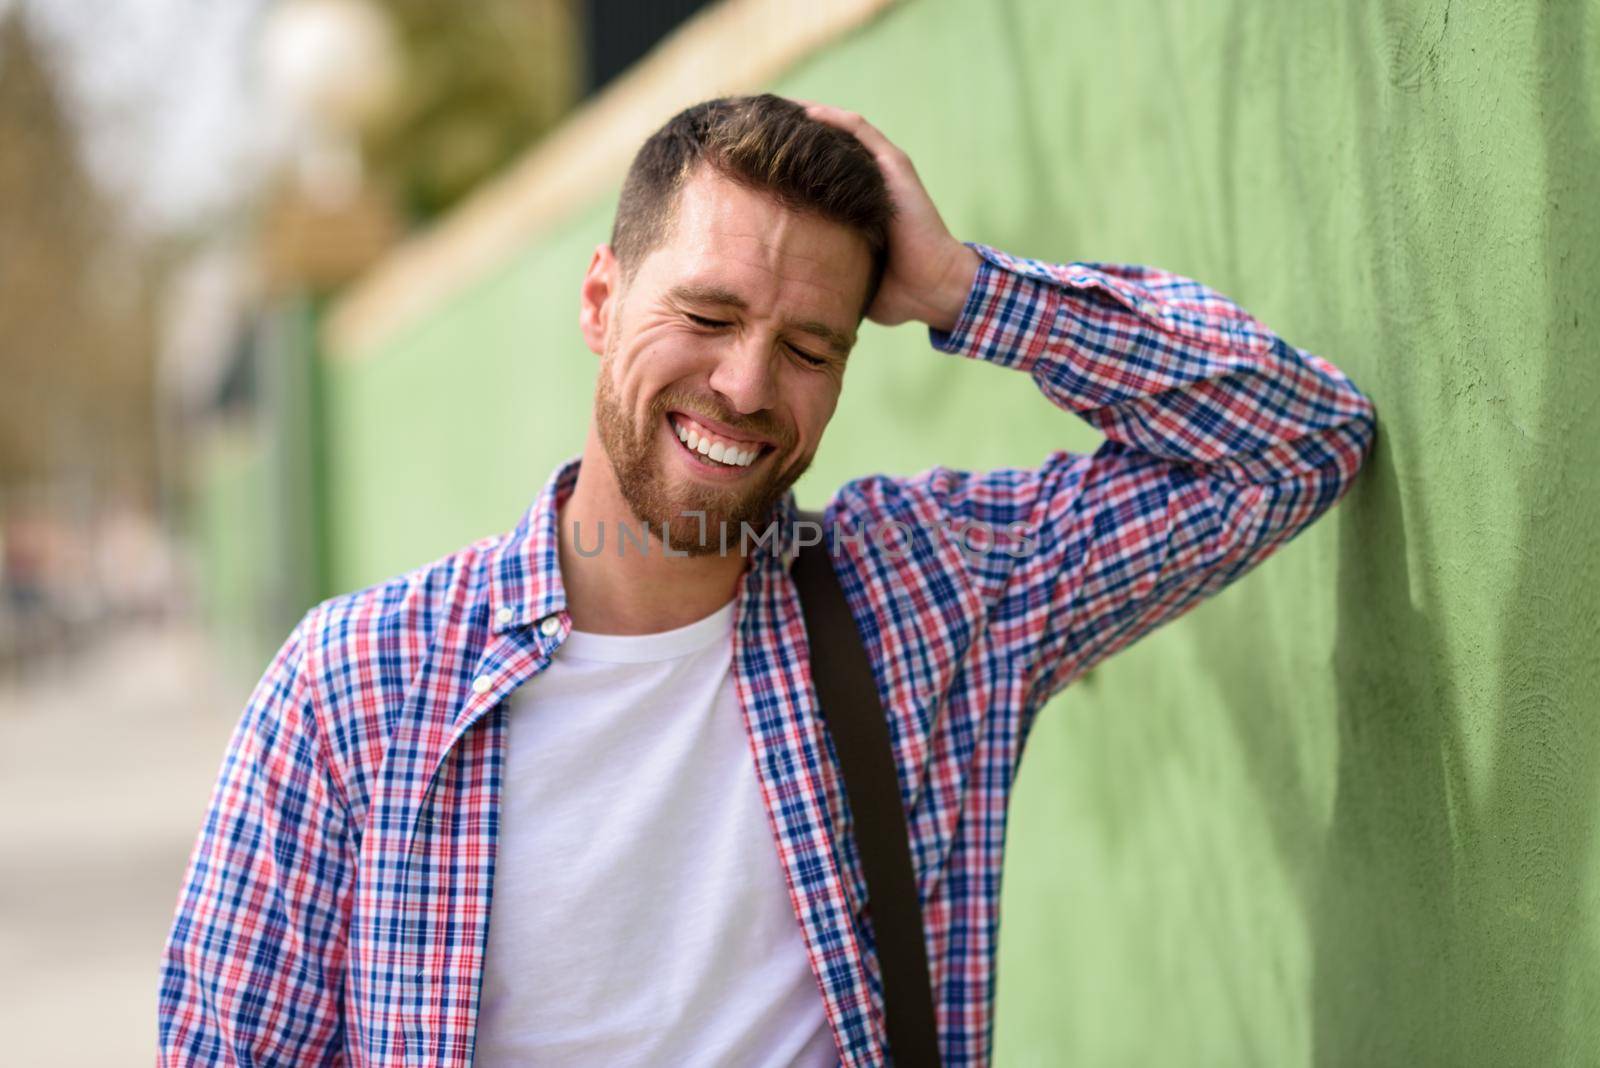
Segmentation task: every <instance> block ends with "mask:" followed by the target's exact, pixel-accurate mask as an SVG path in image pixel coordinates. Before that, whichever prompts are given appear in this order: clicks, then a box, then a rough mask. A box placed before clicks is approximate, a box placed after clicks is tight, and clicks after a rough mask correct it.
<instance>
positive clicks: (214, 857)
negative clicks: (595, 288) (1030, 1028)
mask: <svg viewBox="0 0 1600 1068" xmlns="http://www.w3.org/2000/svg"><path fill="white" fill-rule="evenodd" d="M973 247H974V248H975V249H977V250H978V252H979V253H980V254H981V255H982V257H983V260H984V262H983V263H982V265H981V266H980V268H979V271H978V275H977V279H976V281H975V283H974V285H973V288H972V290H971V293H970V295H969V297H968V299H967V302H966V306H965V309H964V310H963V312H962V314H961V318H960V321H959V322H958V323H957V324H956V325H955V327H954V328H953V329H952V330H951V331H950V332H949V333H944V332H942V331H938V330H933V331H931V332H930V338H931V340H932V342H933V344H934V346H935V347H936V348H939V349H942V350H944V351H946V352H953V353H959V354H962V355H965V356H969V357H972V358H975V359H979V360H984V361H987V362H990V363H996V364H1000V365H1002V366H1004V367H1009V368H1013V369H1015V370H1017V371H1021V372H1025V373H1027V374H1029V375H1031V376H1032V377H1033V379H1034V381H1035V382H1036V383H1037V384H1038V386H1039V388H1040V390H1042V391H1043V393H1044V394H1045V396H1046V397H1048V398H1049V399H1050V400H1051V401H1052V402H1054V403H1055V404H1056V405H1057V406H1058V407H1060V408H1063V409H1066V410H1067V411H1071V412H1074V413H1076V414H1078V415H1079V416H1081V417H1082V418H1084V419H1086V420H1087V421H1088V422H1089V423H1091V424H1092V425H1093V426H1094V427H1096V428H1097V429H1098V430H1099V431H1101V432H1102V433H1103V434H1104V436H1105V439H1106V440H1105V441H1104V443H1103V444H1101V445H1100V447H1099V448H1097V449H1096V450H1095V452H1094V453H1093V454H1090V455H1084V454H1077V453H1070V452H1066V451H1058V452H1055V453H1052V454H1051V455H1050V456H1049V457H1048V458H1046V460H1045V461H1044V463H1043V464H1042V465H1041V466H1039V467H1037V468H1032V469H1002V470H996V471H985V472H971V471H957V470H951V469H948V468H943V467H936V468H933V469H931V470H929V471H927V472H925V473H923V474H920V475H917V476H915V477H911V478H891V477H888V476H873V477H868V478H863V479H860V480H857V481H853V482H850V483H848V484H847V485H845V486H844V487H842V488H841V489H840V490H839V491H838V493H837V494H835V496H834V497H833V498H832V500H831V501H830V502H829V503H828V505H827V508H826V513H825V514H826V520H827V524H828V526H829V527H830V529H831V527H832V526H833V525H834V524H838V525H839V526H841V527H842V528H844V529H846V530H852V531H854V530H861V529H864V528H866V529H870V528H873V527H875V526H880V525H882V524H885V523H888V522H890V521H893V522H898V523H902V524H904V525H905V527H907V528H909V529H910V530H911V531H912V532H913V536H912V537H911V539H910V541H909V542H906V541H904V540H901V539H900V538H893V539H874V538H866V539H862V540H849V539H846V540H841V541H840V542H838V549H837V551H836V555H835V557H834V559H835V566H836V568H837V570H838V571H839V573H840V578H841V581H842V582H843V585H844V587H845V590H846V594H847V596H848V599H849V601H850V605H851V608H852V610H853V612H854V614H855V617H856V619H857V622H858V624H859V626H860V629H861V631H862V635H863V637H864V640H865V642H866V644H867V647H868V651H869V656H870V659H871V662H872V665H873V668H874V671H875V674H876V677H877V683H878V690H879V696H880V697H881V699H882V702H883V707H884V708H885V709H886V710H887V715H888V719H889V729H890V734H891V738H892V743H893V746H894V751H895V757H896V760H897V763H898V769H899V774H900V781H901V798H902V800H903V802H904V804H905V808H906V812H907V819H908V823H909V828H910V834H911V851H912V859H913V864H914V866H915V868H916V873H917V878H918V884H919V889H920V892H921V897H922V907H923V916H924V921H925V925H926V938H927V950H928V959H929V965H930V969H931V977H932V981H933V984H934V990H935V995H936V1002H937V1006H938V1022H939V1033H940V1042H941V1046H942V1050H943V1056H944V1060H945V1062H946V1063H947V1064H950V1065H981V1064H985V1063H987V1061H988V1060H989V1055H990V1046H991V1039H992V1013H993V999H994V962H995V948H996V941H997V936H998V932H999V919H1000V917H999V886H1000V867H1001V855H1002V850H1003V845H1004V840H1005V829H1006V804H1007V800H1008V798H1009V797H1010V795H1011V789H1012V785H1013V783H1014V781H1015V777H1016V773H1017V767H1018V762H1019V760H1020V758H1021V755H1022V750H1023V744H1024V742H1025V741H1026V739H1027V737H1028V733H1029V730H1030V728H1031V727H1032V725H1033V723H1034V717H1035V715H1036V714H1037V713H1038V710H1039V709H1040V707H1041V706H1043V705H1044V704H1045V702H1046V701H1047V700H1048V699H1049V698H1050V697H1051V695H1053V694H1055V693H1057V692H1058V691H1060V690H1061V689H1062V688H1064V687H1066V686H1067V685H1069V684H1070V683H1071V682H1072V681H1073V680H1074V679H1076V678H1078V677H1079V676H1080V675H1082V674H1083V673H1084V672H1085V671H1086V670H1088V669H1089V668H1090V667H1091V666H1093V665H1094V664H1095V663H1096V662H1097V661H1099V660H1101V659H1103V658H1104V657H1107V656H1109V655H1111V654H1112V653H1115V652H1116V651H1117V650H1119V649H1122V648H1123V647H1125V646H1127V645H1128V644H1129V643H1131V642H1133V641H1134V640H1136V639H1137V638H1139V637H1140V636H1141V635H1143V634H1145V633H1147V632H1148V631H1150V630H1151V629H1152V628H1154V627H1156V626H1159V625H1160V624H1161V623H1163V622H1165V621H1167V620H1169V619H1172V618H1174V617H1176V616H1178V615H1181V614H1182V613H1183V612H1185V611H1187V610H1188V609H1190V608H1192V607H1194V605H1196V604H1197V603H1199V602H1200V601H1201V600H1202V599H1204V598H1206V597H1208V596H1210V595H1211V594H1214V593H1216V592H1217V591H1218V590H1220V589H1222V588H1223V587H1224V586H1226V585H1227V584H1229V583H1230V582H1232V581H1233V580H1234V579H1237V578H1238V577H1239V576H1240V575H1242V574H1244V573H1245V572H1246V571H1248V570H1249V569H1250V568H1252V567H1254V566H1255V565H1256V564H1258V563H1260V562H1261V561H1262V560H1264V559H1265V558H1266V557H1267V556H1269V555H1270V554H1271V553H1272V552H1273V551H1274V550H1275V549H1276V548H1277V547H1278V546H1280V545H1282V544H1283V543H1284V542H1285V541H1287V540H1288V539H1290V538H1292V537H1294V536H1295V535H1296V534H1297V533H1298V532H1299V531H1301V530H1303V529H1304V528H1305V527H1306V526H1307V525H1308V524H1310V523H1311V522H1312V521H1313V520H1314V519H1316V517H1317V516H1319V515H1320V514H1322V513H1323V512H1324V511H1326V510H1327V509H1328V508H1329V507H1331V506H1332V505H1333V504H1334V502H1336V501H1337V500H1338V499H1339V498H1340V497H1341V495H1343V494H1344V492H1345V491H1346V490H1347V489H1349V487H1350V485H1351V483H1352V481H1353V480H1354V479H1355V477H1356V474H1357V472H1358V471H1359V469H1360V467H1361V465H1362V462H1363V460H1364V458H1365V456H1366V454H1367V452H1368V450H1369V449H1370V447H1371V444H1372V441H1373V438H1374V434H1375V429H1376V424H1375V419H1374V410H1373V406H1372V404H1371V403H1370V402H1369V401H1368V399H1367V398H1366V397H1365V396H1364V395H1363V394H1362V393H1361V392H1360V391H1359V390H1357V389H1356V387H1355V386H1354V385H1353V384H1352V383H1351V382H1350V380H1349V379H1348V378H1347V377H1346V376H1345V375H1344V374H1343V373H1341V372H1340V371H1339V370H1338V369H1337V368H1336V367H1334V366H1332V365H1331V364H1329V363H1328V362H1326V361H1324V360H1322V359H1320V358H1319V357H1317V356H1314V355H1311V354H1309V353H1306V352H1304V351H1301V350H1299V349H1297V348H1294V347H1293V346H1291V345H1289V344H1288V343H1286V342H1284V341H1283V340H1282V339H1280V338H1278V337H1277V336H1275V335H1274V334H1273V333H1271V332H1270V331H1268V330H1267V329H1266V328H1265V327H1263V326H1262V324H1261V323H1259V322H1257V321H1256V320H1255V319H1253V318H1251V317H1250V316H1249V315H1247V314H1246V313H1245V312H1244V311H1242V310H1241V309H1240V308H1239V307H1237V306H1236V305H1234V304H1233V303H1232V302H1230V301H1228V300H1227V299H1226V298H1224V297H1222V296H1220V295H1219V294H1217V293H1215V292H1213V291H1212V290H1210V289H1208V288H1206V287H1205V286H1202V285H1200V284H1199V283H1196V282H1193V281H1191V280H1189V279H1186V278H1181V277H1177V276H1175V275H1172V274H1167V273H1164V272H1161V271H1156V270H1152V269H1149V268H1144V267H1126V266H1119V265H1112V264H1087V263H1073V264H1067V265H1064V266H1059V265H1053V264H1048V263H1042V262H1038V261H1035V260H1028V259H1022V258H1019V257H1012V256H1008V255H1006V254H1004V253H1001V252H998V251H996V250H994V249H991V248H988V247H985V246H982V245H974V246H973ZM576 473H577V466H576V463H575V462H569V463H568V464H566V465H565V466H563V467H562V468H561V469H560V470H558V471H557V472H556V473H555V475H554V476H553V477H552V478H551V480H550V482H549V483H548V485H546V487H545V488H544V490H543V492H542V493H541V494H540V495H539V497H538V499H537V500H536V501H535V502H534V504H533V506H532V508H531V509H529V511H528V512H527V514H526V515H525V516H524V517H523V519H522V521H521V522H520V523H519V524H518V525H517V526H516V528H515V529H513V530H512V531H510V532H509V533H507V534H504V535H501V536H497V537H492V538H487V539H484V540H482V541H479V542H476V543H475V544H472V545H469V546H467V547H466V548H464V549H462V550H461V551H459V552H456V553H454V554H452V555H450V556H447V557H445V558H443V559H441V560H439V561H437V562H435V563H432V564H428V565H426V566H424V567H421V568H419V569H417V570H414V571H412V572H409V573H407V574H405V575H402V576H399V577H397V578H395V579H393V580H391V581H388V582H385V583H382V584H380V585H378V586H374V587H372V588H370V589H366V590H362V591H360V592H357V593H353V594H349V595H346V596H341V597H337V598H334V599H332V600H330V601H327V602H325V603H323V604H321V605H319V606H317V607H316V608H314V609H313V610H312V611H311V612H309V613H308V614H307V615H306V616H305V618H304V619H303V620H302V621H301V622H300V624H299V626H297V627H296V628H295V630H294V631H293V633H292V634H291V635H290V636H289V639H288V641H287V642H286V644H285V645H284V646H283V648H282V650H281V651H280V652H279V653H278V654H277V656H276V657H275V659H274V660H273V662H272V664H271V666H270V667H269V668H268V669H267V672H266V674H265V676H264V677H263V678H262V680H261V682H260V684H259V685H258V686H257V688H256V690H255V692H254V694H253V695H252V697H251V699H250V701H249V704H248V706H247V707H246V709H245V711H244V715H243V717H242V718H241V720H240V722H239V724H238V727H237V729H236V730H235V732H234V734H233V738H232V740H231V742H230V743H229V746H228V749H227V753H226V756H225V758H224V761H223V764H222V769H221V773H220V778H219V781H218V783H217V786H216V790H215V793H214V795H213V797H212V801H211V807H210V811H209V813H208V815H207V817H206V820H205V823H204V826H203V828H202V829H201V832H200V835H199V839H198V841H197V843H196V846H195V849H194V853H193V855H192V857H191V859H190V863H189V868H188V872H187V875H186V878H185V882H184V885H183V888H182V891H181V893H180V896H179V900H178V907H177V915H176V918H175V921H174V923H173V927H172V930H171V934H170V936H169V938H168V941H167V945H166V949H165V954H164V958H163V967H162V973H161V989H160V1010H159V1012H160V1019H159V1024H160V1047H161V1063H163V1064H191V1063H207V1064H210V1063H226V1064H296V1065H301V1064H307V1065H309V1064H340V1063H343V1064H351V1065H356V1064H361V1065H368V1064H370V1065H402V1064H403V1065H430V1066H446V1065H466V1064H469V1063H470V1061H471V1058H472V1052H473V1044H474V1027H475V1021H476V1018H477V1010H478V999H479V990H480V980H481V977H482V974H483V963H484V949H485V944H486V936H487V933H488V920H489V909H490V906H491V889H492V887H493V882H494V864H495V849H496V840H497V832H498V811H497V805H498V801H499V797H500V790H501V780H502V774H503V770H504V768H505V745H506V706H505V704H504V702H505V701H506V698H507V697H508V696H509V695H510V694H511V693H512V691H513V690H515V689H516V688H517V687H518V686H519V685H521V684H522V683H524V682H526V681H527V680H528V679H529V678H531V677H532V676H534V675H536V674H538V673H539V672H540V671H541V670H543V669H544V667H545V666H546V665H548V664H549V662H550V658H551V655H552V654H553V652H554V651H555V649H556V648H557V647H558V646H559V645H560V644H561V642H562V640H563V639H564V638H565V636H566V634H567V632H568V630H569V629H570V626H571V622H570V619H569V617H568V614H567V611H566V607H567V606H566V598H565V595H564V593H563V590H562V583H561V573H560V569H559V567H558V564H557V554H556V515H557V507H558V505H559V504H560V503H561V501H563V500H564V499H565V497H566V495H567V494H569V493H570V492H571V490H572V487H573V484H574V480H575V477H576ZM794 514H795V513H794V501H793V496H792V495H790V496H788V497H786V498H785V499H784V501H783V502H782V503H781V505H780V507H779V514H778V516H777V518H778V520H779V526H778V531H779V534H778V536H777V537H776V538H775V539H772V540H769V541H768V542H765V543H763V544H761V545H759V546H757V547H756V548H755V550H754V552H753V553H752V555H751V558H750V561H749V565H748V567H747V569H746V571H745V573H744V575H743V578H742V580H741V585H740V587H739V592H738V598H737V605H736V609H735V612H736V616H735V628H734V672H735V676H736V684H737V689H738V694H739V697H740V702H741V705H742V707H743V711H744V719H745V725H746V728H747V733H748V737H749V741H750V754H751V758H752V759H753V760H754V762H755V766H756V769H757V772H758V776H759V779H760V783H761V790H762V796H763V799H764V801H765V802H766V807H767V812H768V815H769V818H770V822H771V827H772V834H773V843H774V846H775V848H776V849H777V852H778V855H779V857H780V858H781V862H782V866H783V870H784V873H785V875H786V878H787V882H788V887H789V895H790V902H791V904H792V906H793V908H794V913H795V916H796V918H797V920H798V923H799V925H800V927H801V930H802V931H803V933H804V938H805V944H806V948H807V951H808V953H809V955H810V960H811V966H812V969H813V971H814V972H815V974H816V977H817V981H818V985H819V987H820V989H821V992H822V998H823V1002H824V1004H825V1007H826V1010H827V1017H828V1021H829V1024H830V1026H831V1027H832V1030H833V1035H834V1039H835V1041H836V1043H837V1045H838V1049H839V1056H840V1059H841V1062H842V1063H843V1064H845V1065H847V1066H850V1068H857V1066H864V1065H876V1064H882V1063H884V1062H885V1056H884V1054H883V1052H882V1051H883V1050H884V1047H885V1040H884V1025H883V1017H882V1008H881V988H880V981H879V972H878V965H877V959H876V956H875V953H874V949H873V942H872V931H871V929H870V927H869V926H868V925H867V924H866V923H864V922H863V902H864V899H865V890H864V884H863V881H862V875H861V869H860V865H859V863H858V858H857V856H856V852H855V844H854V840H853V838H852V834H851V826H850V822H849V813H848V810H847V807H846V804H845V799H844V794H843V792H842V789H841V781H840V778H839V773H838V770H837V766H836V765H835V763H834V759H833V751H832V747H831V745H832V743H831V741H830V739H829V738H828V736H827V735H826V733H825V731H824V727H823V721H822V720H821V719H820V718H819V713H818V709H817V706H816V699H815V694H814V691H813V689H812V686H811V673H810V664H809V660H808V656H807V650H806V638H805V629H804V625H803V623H802V620H801V614H800V608H799V604H798V602H797V599H796V594H795V588H794V585H793V583H792V582H791V581H790V578H789V574H788V570H787V565H788V562H789V560H790V559H791V558H792V541H793V538H794V535H793V531H792V521H793V519H794ZM963 523H983V524H987V525H989V526H990V527H992V528H994V529H996V530H1001V531H1007V530H1013V529H1022V530H1026V531H1027V532H1028V540H1029V541H1030V542H1031V552H1029V553H1027V554H1025V555H1023V554H1017V553H1013V552H1002V551H998V550H997V551H993V552H988V553H972V552H969V551H967V550H966V549H965V548H964V547H963V545H962V544H961V543H960V542H959V541H958V540H957V539H953V538H947V537H935V536H930V535H929V533H928V532H931V531H935V530H949V529H951V528H952V527H955V528H959V527H960V525H961V524H963ZM1013 524H1021V527H1013V526H1012V525H1013ZM896 529H898V528H896ZM970 544H971V543H970V542H969V545H970ZM596 950H597V952H606V951H615V952H626V947H620V946H619V947H603V946H597V947H596Z"/></svg>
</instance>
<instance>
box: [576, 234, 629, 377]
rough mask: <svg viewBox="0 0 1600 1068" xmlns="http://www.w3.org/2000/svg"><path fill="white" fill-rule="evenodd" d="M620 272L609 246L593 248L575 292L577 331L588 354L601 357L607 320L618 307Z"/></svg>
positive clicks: (607, 327) (620, 303)
mask: <svg viewBox="0 0 1600 1068" xmlns="http://www.w3.org/2000/svg"><path fill="white" fill-rule="evenodd" d="M621 284H622V268H621V265H620V264H619V263H617V256H616V253H614V252H613V251H612V250H611V246H610V245H596V246H595V250H594V256H593V257H591V258H590V260H589V270H588V271H587V272H586V273H585V274H584V276H583V285H582V286H580V287H579V288H578V329H580V330H582V331H583V340H584V342H585V343H587V344H588V346H589V351H590V352H592V353H594V354H595V355H596V356H604V355H605V352H606V338H607V336H608V334H609V332H610V330H611V328H612V324H611V318H612V316H614V315H616V314H617V311H618V309H620V308H621V306H622V300H621V297H622V292H621V288H620V287H621Z"/></svg>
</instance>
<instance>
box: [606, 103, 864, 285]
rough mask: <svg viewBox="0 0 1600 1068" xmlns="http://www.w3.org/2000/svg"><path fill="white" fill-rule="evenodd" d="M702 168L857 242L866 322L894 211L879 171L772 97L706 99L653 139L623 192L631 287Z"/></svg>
mask: <svg viewBox="0 0 1600 1068" xmlns="http://www.w3.org/2000/svg"><path fill="white" fill-rule="evenodd" d="M701 164H705V165H706V166H709V167H711V168H712V169H713V170H714V171H715V172H716V173H718V174H719V175H721V176H722V177H724V178H727V179H729V180H731V181H734V182H738V183H739V184H740V185H743V186H745V187H746V188H748V189H751V190H753V191H755V192H758V193H764V194H766V195H768V196H771V197H773V198H774V199H776V200H777V201H778V202H779V203H781V204H782V205H783V206H784V207H785V208H787V209H789V210H790V211H794V212H800V213H809V214H812V215H817V216H820V217H822V218H824V219H827V220H829V221H831V222H835V223H838V224H840V225H841V226H845V227H848V228H849V229H851V230H854V231H855V232H856V233H858V234H860V235H861V237H862V238H863V239H864V240H865V242H866V245H867V252H868V254H869V255H870V257H871V272H870V274H869V275H868V281H867V295H866V300H865V301H864V302H863V303H862V305H861V311H862V314H863V315H864V314H865V313H866V309H867V308H869V307H871V306H872V300H873V297H875V296H876V295H877V292H878V285H879V283H880V282H882V280H883V268H884V264H885V262H887V260H888V250H889V219H890V216H891V215H892V214H893V212H894V206H893V201H892V200H891V198H890V196H889V188H888V186H887V185H885V184H884V180H883V172H882V171H880V170H879V169H878V164H877V162H876V161H875V160H874V159H873V158H872V154H871V153H870V152H868V151H867V149H866V147H865V146H863V145H862V144H861V142H860V141H858V140H857V139H856V138H855V137H854V136H853V135H851V134H850V133H848V132H846V131H844V130H841V129H838V128H837V127H834V126H829V125H828V124H827V123H824V122H818V121H817V120H816V119H812V118H809V117H808V116H807V115H806V113H805V108H803V107H802V106H800V105H799V104H796V103H795V102H794V101H792V100H786V99H784V98H783V97H780V96H774V95H772V94H771V93H762V94H761V95H760V96H732V97H720V98H718V99H716V100H707V101H705V102H704V103H701V104H696V105H694V106H693V107H691V108H686V109H684V110H683V111H680V112H678V114H676V115H674V116H673V117H672V118H671V119H669V120H667V123H666V125H664V126H662V127H661V129H659V130H657V131H656V132H655V133H653V134H651V135H650V138H649V139H648V140H647V141H645V143H644V145H643V146H642V147H641V148H640V149H639V152H638V154H637V155H635V156H634V157H633V164H632V165H631V166H630V167H629V168H628V177H627V179H626V180H625V181H624V182H623V184H622V197H621V199H620V200H619V201H618V203H617V217H616V221H615V222H614V223H613V224H612V228H611V247H612V250H613V251H614V252H615V253H616V256H617V260H618V262H619V263H620V264H621V265H622V273H623V277H624V278H625V279H627V280H630V281H631V280H632V278H633V274H634V272H635V271H636V270H637V269H638V267H639V264H640V263H641V262H643V260H644V258H645V257H646V256H648V255H649V254H650V252H651V251H652V250H653V249H655V248H657V247H659V246H660V245H661V243H662V242H664V241H665V240H666V239H667V237H668V236H669V235H670V234H671V233H672V227H673V225H674V223H675V222H676V218H677V211H678V200H679V194H680V193H681V191H682V189H683V186H684V184H685V182H686V181H687V180H688V179H689V177H690V176H691V175H693V174H694V173H695V172H696V170H697V169H698V168H699V166H700V165H701Z"/></svg>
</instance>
